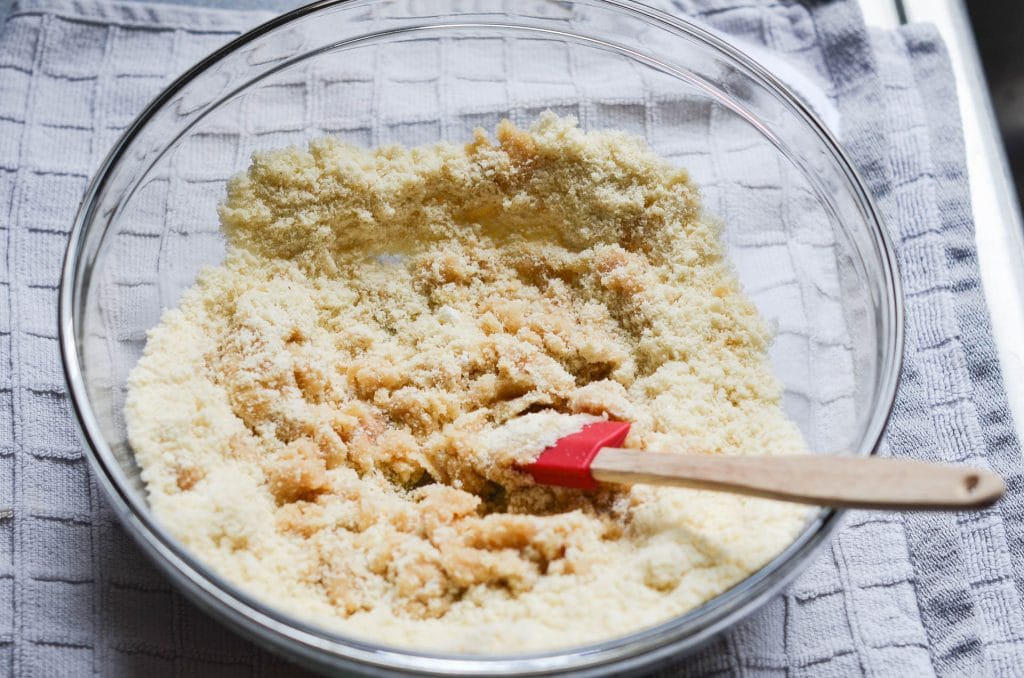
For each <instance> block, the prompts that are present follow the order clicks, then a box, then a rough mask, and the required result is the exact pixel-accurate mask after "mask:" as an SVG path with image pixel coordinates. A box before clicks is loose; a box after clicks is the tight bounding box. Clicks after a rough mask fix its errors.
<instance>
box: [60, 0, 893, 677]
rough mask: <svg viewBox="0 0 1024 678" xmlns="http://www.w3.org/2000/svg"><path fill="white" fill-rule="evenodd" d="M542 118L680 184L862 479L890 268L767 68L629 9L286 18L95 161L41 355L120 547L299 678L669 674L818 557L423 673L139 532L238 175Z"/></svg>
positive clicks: (368, 12) (427, 661) (879, 403)
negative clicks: (227, 185) (279, 150)
mask: <svg viewBox="0 0 1024 678" xmlns="http://www.w3.org/2000/svg"><path fill="white" fill-rule="evenodd" d="M547 109H551V110H553V111H555V112H557V113H561V114H567V113H568V114H572V115H575V116H576V117H577V118H578V119H579V121H580V124H581V126H582V127H584V128H587V129H595V128H605V127H611V128H618V129H622V130H626V131H628V132H632V133H635V134H638V135H641V136H643V137H644V138H646V139H647V141H648V143H649V144H650V145H651V146H652V148H653V149H654V150H655V151H656V152H657V153H659V154H660V155H662V156H664V157H666V158H668V159H669V160H670V161H672V162H674V163H678V164H681V165H683V166H685V167H687V168H688V169H689V170H690V173H691V175H692V177H693V178H694V179H695V181H696V182H697V183H698V184H699V185H700V186H701V189H702V192H703V196H704V201H705V205H706V209H707V211H708V213H709V214H711V215H714V217H716V218H718V219H720V220H721V221H722V222H723V223H724V225H725V230H724V238H725V241H726V245H727V248H728V251H729V254H730V256H731V258H732V261H733V262H734V264H735V267H736V271H737V273H738V275H739V277H740V279H741V281H742V283H743V284H744V287H745V289H746V291H747V293H748V294H749V295H750V296H751V297H752V299H753V300H754V302H755V303H756V304H757V306H758V308H759V309H760V311H761V313H762V314H763V315H764V317H766V318H767V319H768V320H769V322H770V323H771V324H772V326H773V327H774V329H775V333H776V338H775V341H774V344H773V347H772V352H771V359H772V362H773V366H774V368H775V371H776V373H777V374H778V376H779V377H780V379H781V380H782V382H783V384H784V386H785V396H784V407H785V410H786V413H787V414H788V415H789V416H790V417H791V418H792V419H793V421H794V422H796V423H797V425H798V426H799V427H800V429H801V431H802V432H803V435H804V436H805V438H806V441H807V444H808V446H809V447H810V449H813V450H815V451H816V452H818V453H822V454H833V453H840V452H841V453H846V454H864V455H866V454H871V453H873V452H874V451H875V449H876V448H877V446H878V444H879V440H880V437H881V435H882V431H883V428H884V426H885V423H886V420H887V417H888V415H889V412H890V409H891V407H892V403H893V397H894V392H895V388H896V382H897V378H898V374H899V368H900V359H901V347H902V316H901V307H900V292H899V283H898V279H897V274H896V266H895V263H894V257H893V251H892V247H891V245H890V243H889V241H888V238H887V236H886V233H885V230H884V229H883V228H882V226H881V224H880V223H879V220H878V216H877V214H876V212H875V210H874V209H873V207H872V204H871V200H870V198H869V196H868V194H867V192H866V191H865V189H864V186H863V184H862V182H861V181H860V180H859V179H858V177H857V174H856V172H855V171H854V169H853V168H852V166H851V164H850V162H849V160H848V159H847V158H846V156H844V154H843V152H842V151H841V150H840V148H839V146H838V145H837V143H836V141H835V140H834V139H833V138H832V136H830V134H829V132H828V131H827V130H826V129H825V128H824V127H823V126H822V124H821V123H819V122H818V120H817V119H816V118H815V117H814V115H812V114H811V113H810V112H809V111H808V109H807V108H806V107H805V106H804V105H803V104H802V103H801V102H800V100H799V99H798V98H797V97H795V96H794V95H793V94H792V93H791V92H790V91H789V90H787V89H786V87H784V86H783V85H782V84H780V83H779V82H778V81H777V80H776V79H775V78H774V77H773V76H772V75H771V74H770V73H769V72H767V71H766V69H765V68H763V67H762V66H760V65H758V64H757V63H755V62H754V61H753V60H752V59H750V58H749V57H747V56H745V55H744V54H743V53H741V52H739V51H738V50H736V49H735V48H734V47H732V46H730V45H729V44H727V43H726V42H723V41H722V40H721V39H719V38H717V37H715V36H714V35H712V34H710V33H709V32H707V31H706V30H704V29H701V28H699V27H697V26H695V25H692V24H689V23H687V22H685V21H682V20H679V19H675V18H672V17H669V16H668V15H665V14H662V13H659V12H657V11H654V10H651V9H649V8H646V7H644V6H642V5H639V4H637V3H634V2H629V1H626V0H614V1H612V0H608V1H603V0H559V1H557V2H556V1H548V0H528V1H523V2H515V3H513V2H507V1H506V0H473V1H471V2H466V1H464V0H438V1H433V2H419V1H415V0H408V1H401V0H399V1H391V2H385V1H382V0H351V1H349V2H340V1H335V2H320V3H316V4H313V5H310V6H309V7H306V8H303V9H300V10H297V11H295V12H292V13H290V14H286V15H284V16H282V17H280V18H277V19H275V20H273V21H270V22H269V23H266V24H264V25H262V26H260V27H259V28H257V29H255V30H254V31H252V32H250V33H248V34H246V35H244V36H242V37H241V38H239V39H237V40H235V41H234V42H232V43H230V44H229V45H227V46H226V47H224V48H223V49H220V50H218V51H217V52H215V53H214V54H212V55H210V56H209V57H208V58H207V59H205V60H204V61H203V62H202V63H200V64H199V65H197V66H196V67H195V68H193V69H192V70H190V71H189V72H187V73H186V74H185V75H184V76H182V77H181V78H179V79H178V80H177V81H176V82H174V83H173V84H172V85H171V86H170V87H168V88H167V89H166V90H165V91H164V92H163V93H162V94H161V95H160V96H159V97H158V98H157V99H156V100H155V101H154V102H153V103H152V104H151V105H150V106H149V107H148V108H147V109H146V110H145V111H144V112H143V113H142V115H141V116H140V117H139V118H138V119H137V120H136V121H135V122H134V124H132V126H131V127H130V128H129V129H128V131H127V132H126V133H125V134H124V136H123V137H122V138H121V139H120V141H118V143H117V144H116V145H115V146H114V148H113V150H112V151H111V152H110V155H109V156H108V157H107V159H106V160H105V162H104V163H103V165H102V167H101V168H100V171H99V173H98V174H97V175H96V178H95V179H94V180H93V182H92V184H91V186H90V188H89V190H88V193H87V194H86V197H85V200H84V202H83V204H82V207H81V210H80V211H79V213H78V217H77V221H76V223H75V226H74V230H73V231H72V233H71V240H70V244H69V247H68V252H67V259H66V262H65V267H64V277H63V284H62V288H61V297H60V331H61V336H60V339H61V348H62V352H63V358H64V366H65V372H66V375H67V381H68V388H69V391H70V394H71V398H72V401H73V403H74V407H75V411H76V414H77V417H78V420H79V423H80V425H81V430H82V433H83V437H84V440H85V446H86V451H87V454H88V457H89V459H90V462H91V464H92V466H93V469H94V471H95V472H96V475H97V477H98V478H99V481H100V485H101V486H102V487H103V488H104V489H105V490H106V493H107V494H108V496H109V498H110V501H111V503H112V504H113V506H114V507H115V509H116V511H117V513H118V514H119V516H120V518H121V519H122V522H123V523H124V526H125V527H126V528H127V530H128V531H129V532H130V533H131V534H132V535H133V536H134V537H135V539H136V540H137V541H138V542H139V543H140V544H141V545H142V547H143V548H144V550H145V551H146V552H147V553H148V554H149V555H150V556H151V557H152V558H153V560H154V561H155V562H156V563H157V564H158V565H159V566H160V567H161V568H162V569H163V571H164V572H165V573H167V574H168V575H169V576H170V577H171V579H173V580H174V581H175V582H177V584H178V585H180V587H181V588H182V590H184V591H185V592H186V593H187V594H189V595H190V596H191V597H192V598H193V599H194V600H195V601H196V602H197V603H199V604H200V605H201V606H202V607H204V608H206V609H207V610H209V611H211V612H213V613H214V614H215V615H217V616H218V617H219V618H220V619H222V620H223V621H225V622H227V623H228V624H229V625H231V626H232V627H234V628H236V629H237V630H240V631H242V632H243V633H245V634H248V635H250V636H252V637H255V638H257V639H259V640H260V641H262V642H263V643H264V644H266V645H268V646H271V647H273V648H275V649H276V650H278V651H279V652H282V653H284V654H286V655H289V656H291V657H293V658H295V659H298V660H302V661H305V662H306V663H308V664H314V665H318V666H320V667H329V668H345V669H349V670H361V671H364V672H370V673H377V672H383V671H387V670H407V671H415V672H422V673H428V674H436V675H451V674H468V673H482V672H492V673H493V672H497V673H545V672H555V671H566V670H571V669H575V670H585V671H588V672H590V671H612V670H614V671H623V670H627V669H632V668H637V667H640V666H645V665H649V664H650V663H653V662H656V661H658V660H660V659H664V658H666V657H669V656H674V655H678V654H680V653H683V652H686V651H690V650H692V649H694V648H696V647H698V646H699V645H700V644H701V643H702V642H704V641H706V640H707V639H709V638H710V637H712V636H713V635H714V634H715V633H716V632H718V631H720V630H721V629H723V628H725V627H726V626H728V625H730V624H732V623H734V622H735V621H736V620H738V619H739V618H740V617H742V616H743V615H745V614H747V613H749V612H750V611H752V610H753V609H755V608H756V607H757V606H758V605H759V604H761V603H762V602H764V601H766V600H767V599H768V598H769V597H771V596H772V595H773V594H775V593H776V592H778V591H779V590H780V589H781V588H782V587H783V585H784V584H786V583H787V582H788V581H789V580H790V579H792V578H793V577H794V576H795V575H796V574H797V573H798V572H799V571H801V569H802V568H803V566H804V565H806V564H807V562H808V559H809V558H810V557H811V556H812V554H813V553H814V552H815V551H816V550H817V549H818V548H819V547H820V546H821V545H822V544H823V543H824V542H825V540H826V538H827V536H828V534H829V533H830V531H831V530H832V529H833V528H834V527H835V524H836V522H837V517H838V516H837V513H836V512H833V511H828V510H820V511H818V512H817V513H815V515H814V516H813V518H812V519H811V520H810V521H809V523H808V525H807V527H806V530H805V531H804V532H803V533H802V534H801V536H800V537H799V538H798V539H797V540H796V541H795V542H794V543H793V544H792V546H791V547H789V548H788V549H787V550H786V551H785V552H784V553H782V554H780V555H779V556H778V557H777V558H775V559H774V560H773V561H772V562H770V563H769V564H768V565H766V566H765V567H764V568H763V569H762V570H760V571H759V572H757V573H756V574H754V575H753V576H751V577H750V578H748V579H747V580H745V581H743V582H742V583H740V584H739V585H737V586H735V587H733V588H732V589H730V590H728V591H725V592H724V593H722V594H720V595H718V596H717V597H715V598H714V599H712V600H710V601H709V602H707V603H706V604H704V605H702V606H701V607H699V608H697V609H695V610H693V611H691V612H689V613H687V614H684V615H682V616H680V617H678V618H675V619H672V620H669V621H666V622H664V623H662V624H660V625H658V626H655V627H653V628H648V629H644V630H642V631H640V632H638V633H634V634H632V635H629V636H625V637H620V638H612V639H608V640H606V641H604V642H601V643H599V644H595V645H592V646H587V647H580V648H571V649H566V650H560V651H553V652H545V653H537V654H529V655H526V654H522V655H510V656H501V657H496V656H453V655H430V654H426V653H422V652H410V651H404V650H402V649H401V648H395V647H388V646H387V645H386V644H384V643H374V642H367V641H365V640H357V639H353V638H348V637H345V636H343V635H341V634H337V633H332V632H328V631H325V630H323V629H320V628H317V627H314V626H312V625H310V624H308V623H305V622H303V621H302V620H300V619H295V618H291V617H289V616H287V615H285V614H282V613H280V612H278V611H276V610H274V609H272V608H270V607H268V606H266V605H264V604H263V603H261V602H260V601H259V600H256V599H254V598H253V597H251V596H250V595H247V594H245V593H242V592H241V591H239V590H238V589H237V588H236V587H234V586H233V585H231V584H229V583H227V582H226V581H224V580H223V579H222V578H221V577H219V576H218V575H217V574H215V573H213V572H212V571H211V570H210V569H209V568H208V567H206V566H205V565H204V564H203V563H201V562H198V561H197V560H195V559H194V558H193V557H192V556H191V555H190V554H189V553H188V552H187V551H186V550H185V549H184V548H182V547H181V546H180V545H179V544H178V543H177V542H176V541H175V539H173V538H172V537H171V536H169V535H168V534H167V533H166V532H165V531H164V529H162V528H161V526H160V525H159V524H158V523H157V522H156V521H155V520H154V519H153V516H152V515H151V513H150V510H149V508H148V507H147V503H146V494H145V488H144V486H143V483H142V482H141V480H140V477H139V470H138V468H137V467H136V465H135V462H134V459H133V456H132V451H131V449H130V447H129V445H128V442H127V440H126V436H125V424H124V416H123V413H122V407H123V404H124V399H125V382H126V378H127V375H128V372H129V371H130V370H131V368H132V366H133V365H134V364H135V362H136V360H137V359H138V358H139V356H140V354H141V352H142V349H143V346H144V343H145V339H146V331H147V330H148V329H149V328H151V327H153V326H154V325H155V324H156V323H157V322H158V319H159V317H160V313H161V310H162V309H165V308H168V307H172V306H174V305H175V304H176V302H177V300H178V297H179V295H180V294H181V292H182V291H183V290H184V289H185V288H186V287H188V286H189V285H191V284H192V283H193V281H194V279H195V276H196V273H197V271H198V270H199V269H200V268H201V267H202V266H205V265H208V264H216V263H218V262H219V261H220V259H221V257H222V255H223V252H224V241H223V238H222V237H221V235H220V233H219V231H218V222H217V216H216V210H215V208H216V205H217V202H218V201H219V200H220V199H221V197H222V196H223V195H224V182H225V180H226V179H227V178H228V177H229V176H231V175H232V174H234V173H236V172H239V171H241V170H244V169H245V167H246V166H247V164H248V159H249V155H250V153H251V152H252V151H253V150H255V149H266V148H273V147H279V146H282V145H286V144H291V143H297V144H302V143H305V142H306V141H307V140H309V139H310V138H313V137H317V136H320V135H324V134H334V135H338V136H340V137H342V138H344V139H346V140H349V141H352V142H355V143H357V144H362V145H365V146H376V145H378V144H386V143H392V142H400V143H404V144H422V143H430V142H435V141H437V140H441V139H447V140H451V141H456V142H457V141H461V140H467V139H469V138H470V134H471V132H472V130H473V128H475V127H484V128H485V129H488V130H491V131H493V128H494V126H495V124H496V123H497V122H498V121H499V120H500V119H501V118H505V117H507V118H510V119H512V121H513V122H516V123H518V124H520V125H526V124H529V123H530V122H531V121H532V120H533V119H534V118H535V117H536V116H537V115H538V113H539V112H541V111H544V110H547Z"/></svg>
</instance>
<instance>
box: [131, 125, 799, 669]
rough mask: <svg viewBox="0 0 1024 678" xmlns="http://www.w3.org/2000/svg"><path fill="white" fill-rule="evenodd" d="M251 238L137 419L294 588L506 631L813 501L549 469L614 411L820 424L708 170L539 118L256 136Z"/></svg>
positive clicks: (654, 597) (717, 564)
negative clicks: (703, 181)
mask: <svg viewBox="0 0 1024 678" xmlns="http://www.w3.org/2000/svg"><path fill="white" fill-rule="evenodd" d="M220 218H221V222H222V225H223V229H224V233H225V235H226V237H227V240H228V244H229V249H228V254H227V257H226V259H225V261H224V263H223V264H222V265H220V266H218V267H216V268H212V269H207V270H205V271H203V273H202V274H201V275H200V276H199V279H198V281H197V283H196V285H195V286H194V287H193V288H192V289H190V290H189V291H187V292H186V293H185V295H184V296H183V297H182V300H181V304H180V306H179V307H178V308H176V309H174V310H170V311H167V312H166V313H165V314H164V316H163V318H162V320H161V322H160V325H159V326H158V327H157V328H155V329H154V330H152V331H151V333H150V335H149V341H148V344H147V346H146V350H145V355H144V357H143V358H142V359H141V360H140V361H139V363H138V365H137V366H136V368H135V369H134V371H133V372H132V374H131V378H130V392H129V397H128V404H127V419H128V428H129V435H130V439H131V442H132V445H133V447H134V449H135V453H136V457H137V459H138V462H139V464H140V466H141V468H142V469H143V479H144V480H145V482H146V483H147V487H148V490H149V498H150V503H151V505H152V507H153V510H154V511H155V513H156V515H157V517H158V518H159V519H160V520H161V521H162V523H163V524H164V525H165V526H166V527H167V528H169V529H170V531H171V532H172V533H173V534H174V535H175V536H176V537H177V538H179V539H180V540H181V541H182V542H183V543H184V544H185V545H186V546H187V547H188V548H189V549H191V550H192V552H193V553H195V554H196V555H197V556H198V557H199V558H200V559H202V560H203V561H204V562H206V563H208V564H209V565H210V566H211V567H213V568H214V569H215V570H216V571H218V572H219V573H221V574H222V575H223V576H225V577H226V578H228V579H229V580H231V581H232V582H234V583H236V584H238V585H239V586H241V587H243V588H244V589H246V590H248V591H249V592H251V593H252V594H253V595H255V596H258V597H260V598H262V599H264V600H266V601H267V602H269V603H272V604H274V605H276V606H278V607H280V608H283V609H285V610H287V611H288V612H291V613H292V614H295V615H297V616H300V617H302V618H304V619H307V620H310V621H314V622H318V623H321V624H324V625H326V626H328V627H330V628H333V629H335V630H337V631H339V632H343V633H348V634H353V635H358V636H360V637H365V638H371V639H374V640H377V641H381V642H384V643H387V644H391V645H399V646H406V647H409V646H413V647H417V648H421V649H430V650H438V651H442V650H443V651H466V652H474V653H510V652H517V651H524V650H538V649H547V648H552V647H564V646H569V645H576V644H581V643H586V642H591V641H599V640H602V639H605V638H608V637H611V636H616V635H621V634H625V633H629V632H632V631H637V630H639V629H640V628H642V627H645V626H649V625H651V624H654V623H657V622H661V621H664V620H666V619H667V618H669V617H671V616H673V615H678V614H681V613H683V612H686V611H687V610H690V609H692V608H693V607H695V606H697V605H699V604H701V603H703V602H705V601H707V600H708V599H710V598H712V597H713V596H715V595H716V594H718V593H721V592H722V591H723V590H725V589H727V588H729V587H730V586H732V585H734V584H736V583H738V582H739V581H741V580H742V579H744V578H745V577H747V576H748V575H749V574H751V573H752V572H754V571H755V570H757V569H758V568H760V567H761V566H763V565H764V564H765V563H766V562H768V561H769V560H770V559H771V558H772V557H773V556H775V555H776V554H777V553H779V551H781V550H782V549H783V548H784V547H785V546H787V545H788V544H789V543H790V542H791V541H792V540H793V539H794V537H795V536H796V535H797V534H798V532H799V531H800V529H801V527H802V526H803V524H804V520H805V517H806V513H805V510H804V509H802V508H800V507H797V506H794V505H790V504H784V503H778V502H772V501H767V500H760V499H753V498H747V497H739V496H733V495H730V494H725V493H713V492H701V491H694V490H683V489H670V488H653V487H641V486H637V487H633V488H625V487H607V488H604V489H602V490H600V491H595V492H583V491H579V490H571V489H562V488H552V487H542V486H537V485H534V484H533V483H532V481H531V480H530V478H529V477H528V476H526V475H525V474H522V473H520V472H518V471H516V470H515V467H514V464H515V463H516V462H523V461H529V460H531V459H533V458H534V457H536V455H537V454H539V452H540V451H541V449H543V447H544V446H545V445H547V444H549V443H552V442H554V440H556V439H557V438H558V437H560V436H561V435H565V434H568V433H571V432H574V431H576V430H579V428H580V427H582V426H583V425H584V424H585V423H586V422H588V421H592V420H594V419H595V418H614V419H625V420H629V421H632V422H634V424H633V427H632V432H631V434H630V436H629V438H628V439H627V441H626V446H628V447H636V448H651V449H664V450H669V451H676V452H678V453H690V454H709V455H719V454H726V455H763V454H792V453H800V452H804V451H805V450H804V447H803V443H802V440H801V437H800V435H799V433H798V431H797V429H796V428H795V427H794V426H793V425H792V424H791V423H790V422H788V421H787V420H786V418H785V417H784V415H783V413H782V410H781V409H780V397H781V390H780V387H779V384H778V382H777V381H776V380H775V378H774V377H773V376H772V374H771V373H770V371H769V365H768V361H767V358H766V351H767V347H768V343H769V340H770V336H769V333H768V331H767V330H766V328H765V326H764V324H763V323H762V321H761V320H760V319H759V317H758V314H757V312H756V310H755V308H754V306H753V305H752V304H751V303H750V301H748V300H747V299H746V298H745V297H744V295H743V294H742V292H741V290H740V287H739V285H738V283H737V281H736V278H735V277H734V275H733V274H732V273H731V271H730V268H729V265H728V263H727V262H726V261H725V259H724V258H723V251H722V246H721V244H720V243H719V239H718V233H717V229H716V227H715V226H714V225H713V224H712V223H711V222H709V221H708V220H706V219H704V218H703V217H702V214H701V209H700V204H699V200H698V194H697V190H696V188H695V187H694V185H693V184H691V183H690V181H689V179H688V177H687V174H686V172H685V171H683V170H680V169H677V168H675V167H672V166H671V165H669V164H668V163H667V162H665V161H663V160H661V159H659V158H658V157H657V156H655V155H654V154H653V153H652V152H651V151H650V150H649V149H648V148H647V147H646V146H645V145H644V143H643V142H642V141H641V140H638V139H636V138H634V137H631V136H627V135H626V134H623V133H619V132H612V131H599V132H588V133H585V132H583V131H581V130H579V129H578V128H577V127H576V125H575V122H574V121H572V120H571V119H565V118H558V117H555V116H554V115H551V114H548V115H545V116H543V117H542V118H541V119H540V120H539V121H538V122H537V123H536V124H535V125H534V126H533V127H532V128H531V129H530V130H528V131H526V130H520V129H517V128H516V127H514V126H513V125H511V124H509V123H507V122H506V123H502V124H501V125H500V126H499V127H498V130H497V139H496V141H492V140H491V139H489V138H488V137H487V136H486V135H485V134H484V132H482V131H478V132H477V133H476V135H475V137H474V139H473V140H472V141H471V142H470V143H468V144H467V145H465V146H454V145H449V144H439V145H436V146H431V147H424V148H413V149H406V148H402V147H398V146H391V147H386V148H380V149H375V150H365V149H361V148H356V147H354V146H350V145H348V144H345V143H343V142H341V141H339V140H336V139H331V138H326V139H321V140H318V141H314V142H313V143H311V144H310V145H309V147H308V149H297V148H289V149H285V150H279V151H272V152H269V153H261V154H257V155H256V156H255V157H254V158H253V162H252V166H251V167H250V168H249V170H248V172H247V173H245V174H244V175H241V176H238V177H236V178H234V179H233V180H232V181H231V182H230V184H229V186H228V195H227V199H226V201H225V202H224V204H223V206H222V208H221V211H220Z"/></svg>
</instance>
